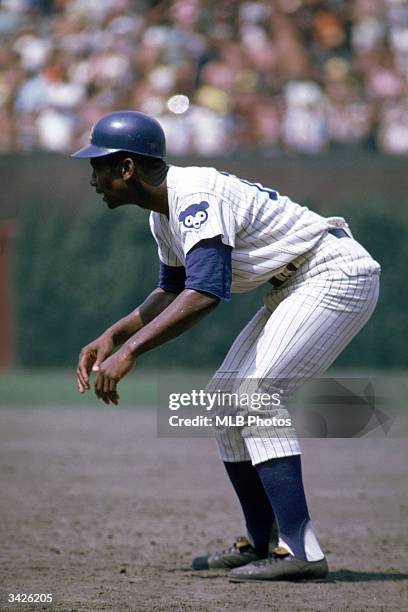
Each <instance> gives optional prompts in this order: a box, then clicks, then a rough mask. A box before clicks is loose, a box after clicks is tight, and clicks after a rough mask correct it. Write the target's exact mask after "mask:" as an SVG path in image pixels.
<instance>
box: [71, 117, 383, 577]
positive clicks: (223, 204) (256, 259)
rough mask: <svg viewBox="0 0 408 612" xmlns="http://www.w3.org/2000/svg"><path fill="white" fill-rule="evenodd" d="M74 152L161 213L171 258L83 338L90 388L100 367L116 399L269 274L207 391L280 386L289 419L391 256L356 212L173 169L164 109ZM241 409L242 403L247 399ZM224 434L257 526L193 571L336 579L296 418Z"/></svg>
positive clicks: (82, 361)
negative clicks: (148, 361)
mask: <svg viewBox="0 0 408 612" xmlns="http://www.w3.org/2000/svg"><path fill="white" fill-rule="evenodd" d="M73 156H74V157H79V158H88V159H90V163H91V166H92V179H91V185H92V186H93V187H94V188H95V189H96V191H97V193H99V194H103V199H104V200H105V202H106V203H107V205H108V207H109V208H112V209H113V208H117V207H119V206H122V205H125V204H136V205H137V206H140V207H142V208H145V209H148V210H150V211H151V213H150V227H151V231H152V233H153V236H154V238H155V240H156V242H157V246H158V255H159V260H160V277H159V281H158V286H157V287H156V288H155V289H154V290H153V291H152V292H151V293H150V294H149V295H148V296H147V297H146V299H145V301H144V302H143V303H142V304H141V305H140V306H139V307H137V308H136V309H135V310H134V311H133V312H131V313H130V314H129V315H127V316H125V317H124V318H122V319H120V320H119V321H118V322H116V323H114V324H113V325H112V326H111V327H110V328H109V329H107V330H106V331H105V332H104V333H103V334H102V335H101V336H100V337H99V338H97V339H96V340H94V341H93V342H91V343H90V344H88V345H87V346H85V347H84V348H83V349H82V351H81V353H80V357H79V362H78V367H77V382H78V388H79V391H80V392H81V393H84V392H85V391H86V390H87V389H89V388H90V374H91V371H93V372H94V373H95V381H94V389H95V393H96V395H97V397H98V398H100V399H102V400H103V401H104V402H106V403H109V402H113V403H114V404H116V403H117V402H118V399H119V396H118V392H117V385H118V382H119V381H120V380H121V379H122V378H123V377H124V376H125V375H126V374H127V373H128V372H129V370H130V369H131V368H132V366H133V365H134V363H135V360H136V359H137V358H139V357H140V356H141V355H143V353H145V352H146V351H149V350H151V349H153V348H155V347H156V346H159V345H161V344H163V343H164V342H167V341H168V340H171V339H172V338H174V337H176V336H178V335H179V334H182V333H183V332H184V331H186V330H187V329H189V328H190V327H191V326H193V325H195V324H196V323H198V322H199V321H200V320H201V319H202V318H203V317H204V316H205V315H207V314H209V313H210V312H211V311H212V310H214V309H215V308H216V307H217V305H218V304H219V302H220V301H221V300H229V299H230V295H231V293H243V292H247V291H251V290H252V289H255V288H256V287H258V286H260V285H265V289H266V295H265V297H264V301H263V304H262V305H261V306H260V309H259V310H258V312H257V313H256V314H255V316H254V317H253V318H252V319H251V320H250V321H249V323H248V324H247V325H246V327H245V328H244V329H243V330H242V331H241V333H240V334H239V336H238V337H237V339H236V340H235V342H234V343H233V345H232V347H231V349H230V350H229V352H228V354H227V356H226V357H225V359H224V361H223V363H222V364H221V366H220V367H219V369H218V370H217V372H216V373H215V375H214V377H213V379H212V380H211V382H210V384H209V388H210V389H222V390H223V391H231V392H232V391H236V390H237V389H239V390H242V389H245V390H248V389H250V390H258V391H259V390H260V391H269V392H271V390H274V389H279V392H280V393H281V397H282V398H284V399H283V403H282V404H281V405H280V406H279V408H278V412H279V415H280V416H282V415H285V414H287V412H286V409H285V401H286V400H285V398H286V397H287V396H288V395H289V394H290V393H292V392H293V391H295V390H296V389H298V388H299V387H300V386H301V385H302V384H303V383H304V382H305V381H307V380H309V379H311V378H313V377H316V376H319V375H321V374H322V373H323V372H325V370H326V369H327V368H328V367H329V366H330V364H331V363H332V362H333V361H334V360H335V359H336V357H337V356H338V355H339V354H340V353H341V351H342V350H343V349H344V348H345V346H346V345H347V344H348V343H349V342H350V340H351V339H352V338H353V337H354V336H355V335H356V334H357V332H358V331H359V330H360V329H361V328H362V327H363V326H364V324H365V323H366V322H367V320H368V319H369V317H370V315H371V314H372V312H373V310H374V308H375V305H376V302H377V299H378V291H379V274H380V266H379V265H378V263H377V262H376V261H374V260H373V259H372V257H371V256H370V255H369V254H368V253H367V251H366V250H365V249H364V248H363V247H362V246H361V245H360V244H359V243H358V242H356V241H355V240H354V239H353V237H352V235H351V233H350V230H349V227H348V225H347V223H346V221H345V220H344V219H342V218H339V217H331V218H324V217H322V216H320V215H318V214H316V213H314V212H312V211H311V210H309V209H308V208H306V207H303V206H300V205H299V204H296V203H294V202H293V201H291V200H290V199H289V198H288V197H287V196H284V195H281V194H280V193H278V192H277V191H276V190H275V189H268V188H265V187H263V186H262V185H260V184H258V183H255V184H254V183H250V182H248V181H246V180H244V179H240V178H238V177H235V176H231V175H229V174H226V173H224V172H219V171H218V170H215V169H214V168H198V167H186V168H182V167H177V166H168V165H167V164H166V162H165V136H164V133H163V130H162V128H161V127H160V124H159V123H158V122H157V121H156V120H155V119H153V118H151V117H149V116H147V115H144V114H142V113H139V112H133V111H122V112H115V113H110V114H108V115H106V116H104V117H102V118H101V119H100V120H99V121H98V122H97V123H96V124H95V126H94V127H93V130H92V134H91V142H90V144H89V145H87V146H85V147H83V148H82V149H81V150H79V151H78V152H76V153H75V154H74V155H73ZM271 163H273V162H271ZM117 347H119V348H118V350H116V352H114V350H115V349H116V348H117ZM234 409H235V410H237V411H240V414H242V406H239V405H237V406H236V407H234V408H232V410H234ZM215 437H216V441H217V445H218V449H219V454H220V457H221V459H222V461H223V462H224V465H225V468H226V471H227V474H228V476H229V478H230V480H231V483H232V485H233V487H234V489H235V491H236V494H237V497H238V499H239V501H240V504H241V507H242V511H243V514H244V517H245V522H246V527H247V532H248V535H247V537H245V538H244V537H241V538H238V540H237V541H236V542H235V543H234V545H233V546H232V547H230V548H228V549H226V550H224V551H220V552H218V553H213V554H207V555H205V556H202V557H197V558H196V559H194V561H193V568H194V569H197V570H198V569H205V568H212V567H225V568H232V569H231V572H230V579H231V580H232V581H246V580H278V579H291V578H293V579H299V578H302V579H306V578H322V577H324V576H326V574H327V571H328V567H327V562H326V558H325V555H324V553H323V551H322V549H321V546H320V544H319V541H318V539H317V536H316V533H315V531H314V529H313V525H312V522H311V520H310V516H309V512H308V507H307V503H306V497H305V492H304V487H303V482H302V472H301V459H300V448H299V443H298V440H297V437H296V434H295V432H294V430H293V428H292V427H291V426H290V422H288V425H287V426H284V427H274V426H271V425H268V426H266V425H263V424H262V423H261V424H259V423H256V424H250V423H249V419H246V420H245V422H244V424H243V425H242V426H238V425H237V426H226V425H225V426H224V425H223V426H221V425H220V426H218V427H216V428H215ZM276 532H277V533H278V541H277V542H275V547H274V548H272V549H271V542H273V541H274V535H275V533H276ZM276 544H277V545H276Z"/></svg>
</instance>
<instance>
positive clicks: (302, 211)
mask: <svg viewBox="0 0 408 612" xmlns="http://www.w3.org/2000/svg"><path fill="white" fill-rule="evenodd" d="M167 187H168V200H169V218H167V217H166V216H165V215H162V214H160V213H157V212H152V213H151V215H150V227H151V230H152V233H153V236H154V237H155V239H156V242H157V245H158V253H159V258H160V260H161V261H162V262H163V263H165V264H167V265H169V266H184V265H185V257H186V254H187V253H188V252H189V251H190V249H191V248H192V247H193V246H194V245H195V244H197V243H198V242H199V241H200V240H204V239H208V238H213V237H215V236H221V237H222V241H223V242H224V244H227V245H230V246H231V247H233V250H232V286H231V291H232V292H233V293H243V292H247V291H250V290H252V289H254V288H255V287H258V286H259V285H261V284H263V283H265V282H267V281H268V280H269V279H270V278H271V277H272V276H274V275H276V274H278V273H279V272H281V271H282V270H283V268H284V267H285V266H286V265H287V264H288V263H289V262H291V261H293V260H295V259H296V258H298V257H299V256H301V255H303V254H305V253H307V252H308V251H310V249H311V248H313V247H314V246H315V245H316V244H317V242H318V241H319V240H320V238H321V236H322V234H323V233H324V232H326V231H327V230H328V229H330V228H336V227H337V228H338V227H346V228H347V223H346V221H345V220H344V219H343V218H341V217H330V218H324V217H322V216H320V215H318V214H317V213H315V212H312V211H311V210H309V209H308V208H306V207H304V206H300V205H299V204H296V203H295V202H292V200H290V199H289V198H288V197H286V196H283V195H280V194H279V193H278V192H276V191H274V190H271V189H267V188H265V187H263V186H262V185H260V184H259V183H256V184H254V183H249V182H248V181H246V180H243V179H239V178H237V177H235V176H233V175H228V174H226V173H222V172H219V171H217V170H216V169H214V168H198V167H187V168H181V167H177V166H170V168H169V171H168V174H167Z"/></svg>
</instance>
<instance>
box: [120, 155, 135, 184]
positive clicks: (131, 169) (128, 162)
mask: <svg viewBox="0 0 408 612" xmlns="http://www.w3.org/2000/svg"><path fill="white" fill-rule="evenodd" d="M121 172H122V178H123V180H124V181H129V180H130V179H131V178H132V176H134V175H135V174H136V166H135V162H134V161H133V159H132V158H131V157H125V158H124V159H123V160H122V168H121Z"/></svg>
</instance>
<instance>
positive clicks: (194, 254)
mask: <svg viewBox="0 0 408 612" xmlns="http://www.w3.org/2000/svg"><path fill="white" fill-rule="evenodd" d="M231 252H232V247H231V246H229V245H227V244H224V243H223V242H222V240H221V236H216V237H215V238H209V239H207V240H201V241H200V242H198V243H197V244H196V245H194V246H193V248H192V249H191V250H190V251H189V252H188V253H187V256H186V275H187V278H186V282H185V288H186V289H195V290H196V291H202V292H203V293H209V294H210V295H212V296H214V297H216V298H218V299H219V300H229V299H230V298H231V282H232V272H231Z"/></svg>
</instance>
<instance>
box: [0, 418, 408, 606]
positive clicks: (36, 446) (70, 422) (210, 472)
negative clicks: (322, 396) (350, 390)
mask: <svg viewBox="0 0 408 612" xmlns="http://www.w3.org/2000/svg"><path fill="white" fill-rule="evenodd" d="M303 448H304V471H305V481H306V486H307V490H308V498H309V503H310V508H311V512H312V516H313V518H314V522H315V525H316V527H317V530H318V533H319V535H320V538H321V541H322V544H323V546H324V548H325V549H326V551H327V554H328V560H329V563H330V567H331V570H332V571H331V574H330V577H329V579H328V580H326V581H323V582H318V583H314V584H311V583H308V584H307V583H283V582H280V583H256V584H232V583H229V582H228V579H227V577H226V573H223V572H220V571H219V572H214V571H213V572H193V571H192V570H190V569H189V564H190V560H191V557H192V556H193V555H194V554H198V553H201V552H204V551H206V550H207V548H210V549H212V548H213V547H216V548H217V547H220V546H221V547H222V546H223V545H224V544H226V543H230V540H232V539H233V538H234V537H235V536H236V535H239V534H240V533H241V532H242V521H241V515H240V511H239V508H238V506H237V503H236V501H235V497H234V493H233V491H232V489H231V487H230V485H229V484H228V482H227V480H226V477H225V474H224V471H223V467H222V465H221V464H220V462H219V460H218V458H217V456H216V452H215V448H214V444H213V442H212V440H209V439H194V440H188V439H187V440H180V439H157V436H156V427H155V414H154V411H147V410H138V411H131V410H126V409H120V410H119V411H116V410H115V411H113V410H112V411H110V410H105V409H102V410H97V409H86V410H83V409H60V408H58V409H56V410H51V409H38V410H36V409H16V410H8V409H2V410H0V458H1V461H0V487H1V489H0V490H1V497H0V506H1V510H0V542H1V551H0V555H1V559H0V560H1V565H0V610H1V611H8V610H25V611H26V610H67V611H68V610H78V611H79V610H80V611H87V610H98V611H101V610H112V611H114V612H122V611H125V610H136V611H147V612H156V611H157V612H158V611H179V610H180V611H190V610H191V611H194V612H204V611H218V610H231V611H232V610H234V611H237V612H240V611H241V610H247V611H253V612H255V611H256V612H261V611H263V610H280V611H290V612H293V611H298V610H299V611H302V612H303V611H306V610H313V611H320V610H321V611H326V610H336V611H337V610H338V611H342V612H343V611H345V610H356V611H360V610H404V609H407V608H408V605H407V586H408V573H404V572H406V571H407V563H406V561H407V555H406V548H404V538H405V545H406V533H407V521H406V519H407V510H408V503H407V494H406V493H407V476H406V466H407V454H408V453H407V450H406V448H407V444H406V440H398V439H380V440H379V439H361V440H305V441H304V443H303ZM9 593H14V594H16V593H27V594H28V593H52V595H53V603H52V604H44V603H43V604H41V603H39V604H36V605H33V604H28V603H24V604H23V603H14V604H8V603H7V597H8V594H9Z"/></svg>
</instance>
